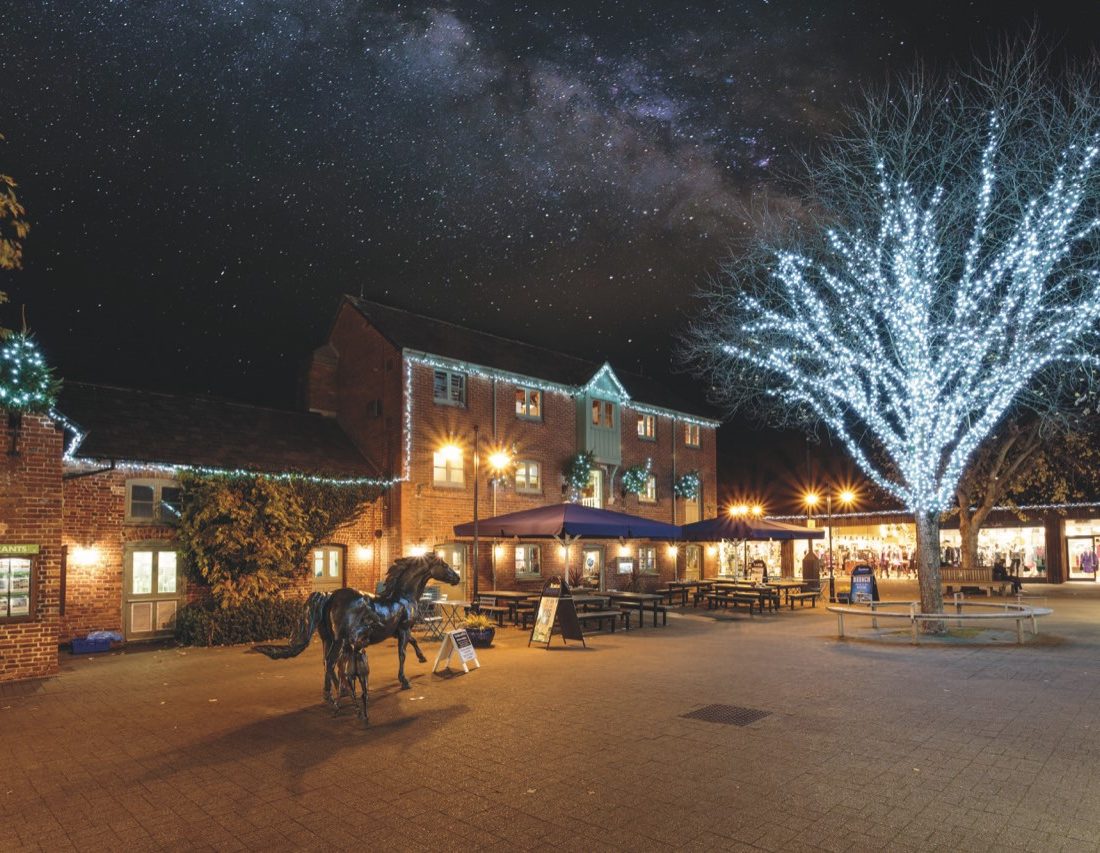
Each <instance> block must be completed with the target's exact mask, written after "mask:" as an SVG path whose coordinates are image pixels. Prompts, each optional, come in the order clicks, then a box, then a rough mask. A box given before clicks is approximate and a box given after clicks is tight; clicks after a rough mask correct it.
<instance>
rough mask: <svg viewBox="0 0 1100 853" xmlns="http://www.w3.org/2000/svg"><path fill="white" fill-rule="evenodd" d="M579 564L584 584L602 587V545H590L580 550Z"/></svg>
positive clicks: (596, 587) (600, 588)
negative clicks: (582, 570) (581, 568)
mask: <svg viewBox="0 0 1100 853" xmlns="http://www.w3.org/2000/svg"><path fill="white" fill-rule="evenodd" d="M581 565H582V567H583V569H584V585H585V586H590V587H593V588H595V589H599V590H602V589H603V546H602V545H599V546H597V545H590V546H588V547H587V548H585V549H584V550H583V551H581Z"/></svg>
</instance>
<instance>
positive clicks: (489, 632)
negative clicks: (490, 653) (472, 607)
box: [463, 613, 497, 649]
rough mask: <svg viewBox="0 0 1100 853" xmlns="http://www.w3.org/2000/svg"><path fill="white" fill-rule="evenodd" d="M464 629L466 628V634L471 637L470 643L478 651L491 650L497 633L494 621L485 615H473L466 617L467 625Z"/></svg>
mask: <svg viewBox="0 0 1100 853" xmlns="http://www.w3.org/2000/svg"><path fill="white" fill-rule="evenodd" d="M463 627H465V628H466V633H467V634H469V635H470V642H471V643H473V645H474V647H475V648H478V649H487V648H489V646H491V645H492V644H493V637H495V636H496V633H497V629H496V625H494V624H493V620H492V619H490V618H489V617H488V616H486V615H485V614H484V613H471V614H470V615H469V616H467V617H466V624H465V625H464V626H463Z"/></svg>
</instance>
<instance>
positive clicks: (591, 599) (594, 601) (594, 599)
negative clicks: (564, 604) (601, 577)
mask: <svg viewBox="0 0 1100 853" xmlns="http://www.w3.org/2000/svg"><path fill="white" fill-rule="evenodd" d="M607 600H608V597H607V596H606V595H592V594H590V593H586V592H582V593H579V594H578V593H574V594H573V603H574V604H576V605H577V606H578V607H588V606H590V605H595V606H596V607H597V608H603V607H606V606H607Z"/></svg>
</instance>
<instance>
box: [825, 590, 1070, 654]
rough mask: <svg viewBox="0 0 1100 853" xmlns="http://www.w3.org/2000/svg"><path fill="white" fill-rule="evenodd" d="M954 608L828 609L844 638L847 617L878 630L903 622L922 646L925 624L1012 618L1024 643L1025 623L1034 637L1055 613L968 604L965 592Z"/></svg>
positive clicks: (1016, 605)
mask: <svg viewBox="0 0 1100 853" xmlns="http://www.w3.org/2000/svg"><path fill="white" fill-rule="evenodd" d="M952 605H953V607H954V612H953V613H951V612H948V611H947V610H945V611H944V612H943V613H921V612H920V611H919V610H918V608H919V607H920V602H919V601H870V602H866V603H864V604H848V605H828V606H827V607H826V608H825V609H826V610H828V611H829V612H830V613H835V614H836V617H837V635H838V636H840V637H843V636H844V617H845V616H860V617H863V618H870V619H871V627H872V628H875V629H876V630H877V629H878V627H879V624H878V623H879V619H903V620H907V621H908V622H909V626H910V630H911V631H912V635H913V642H914V643H915V644H919V643H920V631H919V628H920V624H921V623H922V622H954V623H955V624H956V625H957V626H958V627H962V626H963V625H964V624H965V623H966V622H971V621H981V620H991V619H1010V620H1013V621H1015V623H1016V642H1017V644H1020V643H1023V641H1024V634H1023V626H1024V623H1030V627H1031V634H1032V636H1037V635H1038V633H1039V623H1038V622H1037V621H1036V619H1037V618H1038V617H1040V616H1049V615H1050V614H1051V613H1053V612H1054V611H1053V610H1052V609H1051V608H1049V607H1034V606H1032V605H1029V604H1024V603H1023V602H1022V601H1020V600H1017V601H1015V602H1011V601H1006V602H1004V603H1002V604H994V603H988V604H987V603H985V602H978V601H967V600H966V599H965V597H964V596H963V594H962V593H955V598H954V601H953V602H952ZM964 607H981V608H984V609H986V610H987V611H991V612H986V613H964V612H963V608H964ZM884 608H904V609H884Z"/></svg>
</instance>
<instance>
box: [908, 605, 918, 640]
mask: <svg viewBox="0 0 1100 853" xmlns="http://www.w3.org/2000/svg"><path fill="white" fill-rule="evenodd" d="M909 624H910V625H912V627H913V645H915V646H916V645H920V640H918V639H917V605H916V604H915V603H914V602H909Z"/></svg>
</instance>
